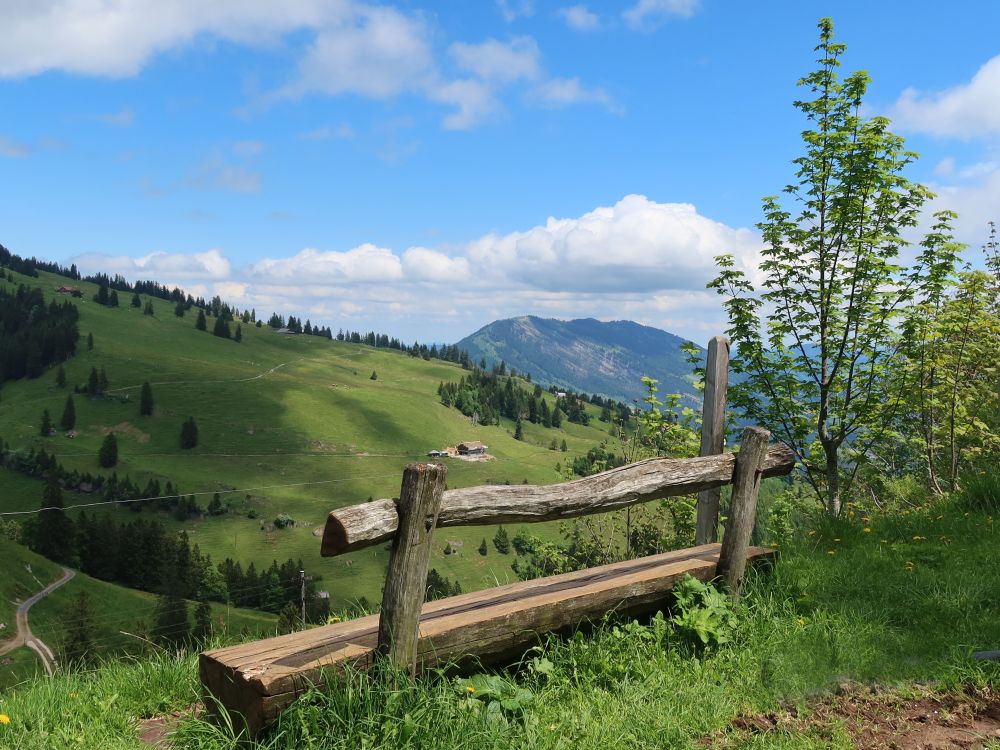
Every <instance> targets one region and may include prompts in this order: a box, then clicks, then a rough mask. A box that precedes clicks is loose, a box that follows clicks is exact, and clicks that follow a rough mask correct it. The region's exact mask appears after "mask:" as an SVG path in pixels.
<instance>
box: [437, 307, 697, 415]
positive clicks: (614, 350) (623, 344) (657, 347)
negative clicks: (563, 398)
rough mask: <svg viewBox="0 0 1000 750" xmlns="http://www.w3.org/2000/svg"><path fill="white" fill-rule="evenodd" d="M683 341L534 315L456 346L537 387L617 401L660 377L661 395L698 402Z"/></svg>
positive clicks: (626, 327) (654, 331) (645, 330)
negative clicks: (646, 380) (527, 376)
mask: <svg viewBox="0 0 1000 750" xmlns="http://www.w3.org/2000/svg"><path fill="white" fill-rule="evenodd" d="M684 342H685V339H683V338H681V337H680V336H677V335H676V334H673V333H670V332H668V331H663V330H661V329H659V328H653V327H652V326H646V325H642V324H640V323H636V322H634V321H631V320H614V321H607V322H605V321H599V320H596V319H595V318H575V319H573V320H568V321H566V320H558V319H555V318H541V317H538V316H535V315H522V316H519V317H515V318H504V319H502V320H495V321H493V322H492V323H489V324H488V325H486V326H483V327H482V328H480V329H479V330H478V331H476V332H475V333H472V334H470V335H468V336H466V337H465V338H463V339H461V340H460V341H459V342H458V343H457V344H456V346H458V347H459V348H460V349H464V350H466V351H467V352H468V353H469V356H470V357H471V358H472V359H473V360H480V359H485V360H486V362H487V364H494V363H496V362H498V361H500V360H503V361H504V362H506V363H507V365H508V366H509V367H513V368H515V369H517V370H518V371H519V372H526V373H530V374H531V377H532V379H533V380H534V381H535V382H536V383H539V384H541V385H545V386H549V385H555V386H563V387H567V388H572V389H573V390H576V391H581V392H586V393H596V394H599V395H601V396H606V397H612V398H614V399H617V400H624V401H632V400H634V399H639V400H641V399H642V397H643V396H644V395H645V393H646V389H645V386H643V384H642V378H643V377H651V378H654V379H655V380H657V381H659V389H660V393H661V394H662V393H681V394H682V395H684V396H685V397H689V398H690V399H694V400H695V401H697V391H696V389H695V386H694V378H693V375H692V372H691V366H690V365H689V364H688V363H687V360H686V357H685V355H684V353H683V352H682V351H681V345H682V344H683V343H684Z"/></svg>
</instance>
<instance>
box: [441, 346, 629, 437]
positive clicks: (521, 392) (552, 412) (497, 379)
mask: <svg viewBox="0 0 1000 750" xmlns="http://www.w3.org/2000/svg"><path fill="white" fill-rule="evenodd" d="M467 369H471V372H470V373H469V374H468V375H466V376H463V377H462V379H461V380H459V381H458V382H457V383H455V382H450V383H444V382H442V383H440V384H439V385H438V391H437V392H438V396H440V397H441V403H442V404H444V405H445V406H453V407H455V408H456V409H458V410H459V411H461V412H462V413H463V414H465V415H466V416H467V417H471V416H474V415H477V414H478V415H479V422H480V423H481V424H500V417H505V418H507V419H510V420H513V421H515V422H516V421H518V420H528V421H529V422H531V423H533V424H540V425H542V426H543V427H556V428H558V427H560V426H561V425H562V420H563V417H565V418H566V419H567V420H569V421H570V422H574V423H576V424H582V425H586V424H589V422H590V414H589V413H587V411H586V409H585V408H584V404H585V403H590V404H593V405H594V406H598V407H600V408H601V420H602V421H605V422H611V421H612V420H614V421H615V422H621V423H625V424H627V423H628V420H629V417H630V416H631V414H632V411H631V410H630V409H629V407H628V406H627V405H626V404H625V403H623V402H618V403H615V402H614V401H613V400H612V399H605V398H603V397H601V396H598V395H596V394H595V395H593V396H588V395H587V394H585V393H576V392H574V391H572V390H565V391H561V390H559V389H558V388H557V386H550V387H549V394H550V395H551V396H552V398H553V405H552V406H551V407H550V406H549V403H548V400H547V399H546V398H545V396H544V393H545V392H544V391H543V390H542V387H541V386H540V385H537V384H536V385H535V387H534V391H532V390H529V389H527V388H525V387H524V386H523V385H521V384H520V383H518V382H517V381H516V380H515V378H516V377H517V372H516V371H515V370H511V371H510V372H509V373H508V371H507V367H506V365H505V364H504V363H503V362H500V363H499V364H497V365H496V366H494V367H493V368H492V369H490V370H488V371H487V370H486V368H485V362H483V363H480V365H478V366H473V367H471V368H467ZM522 377H524V378H525V380H527V381H528V382H530V381H531V376H530V375H523V376H522Z"/></svg>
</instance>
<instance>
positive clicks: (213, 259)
mask: <svg viewBox="0 0 1000 750" xmlns="http://www.w3.org/2000/svg"><path fill="white" fill-rule="evenodd" d="M73 262H74V263H76V265H77V266H78V267H79V268H80V270H81V271H82V272H83V273H93V272H97V271H100V272H103V273H107V274H116V273H120V274H122V275H123V276H125V277H126V278H130V279H153V280H155V281H159V282H160V283H162V284H167V285H173V284H177V285H181V286H183V285H184V284H185V282H191V281H196V280H218V281H225V280H228V279H229V277H230V276H231V275H232V273H233V270H232V266H231V265H230V263H229V260H228V259H227V258H226V257H225V256H224V255H223V254H222V251H221V250H219V249H216V248H213V249H211V250H207V251H206V252H203V253H166V252H155V253H150V254H149V255H144V256H142V257H139V258H133V257H130V256H127V255H104V254H101V253H86V254H84V255H78V256H76V257H75V258H73Z"/></svg>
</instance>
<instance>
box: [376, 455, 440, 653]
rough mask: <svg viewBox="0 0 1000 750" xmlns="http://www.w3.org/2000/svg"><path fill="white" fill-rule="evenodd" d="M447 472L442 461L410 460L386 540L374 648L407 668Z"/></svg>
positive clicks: (422, 598) (413, 648)
mask: <svg viewBox="0 0 1000 750" xmlns="http://www.w3.org/2000/svg"><path fill="white" fill-rule="evenodd" d="M447 475H448V469H447V468H446V467H445V466H443V465H442V464H410V465H409V466H407V467H406V469H405V470H404V471H403V485H402V487H401V488H400V490H399V506H398V509H399V531H398V532H397V533H396V536H395V537H393V540H392V551H391V552H390V554H389V567H388V570H387V571H386V575H385V588H384V589H383V591H382V617H381V619H380V620H379V628H378V649H377V651H378V653H379V654H381V655H383V656H388V657H389V659H390V661H392V662H393V663H394V664H396V665H397V666H400V667H403V668H404V669H408V670H410V672H413V671H415V669H416V662H417V626H418V625H419V623H420V607H421V605H422V604H423V603H424V589H425V588H426V586H427V561H428V560H429V559H430V556H431V540H432V538H433V536H434V527H435V525H436V524H437V516H438V509H439V508H440V507H441V495H442V494H443V493H444V480H445V477H446V476H447Z"/></svg>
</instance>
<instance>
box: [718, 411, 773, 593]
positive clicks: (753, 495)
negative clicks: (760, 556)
mask: <svg viewBox="0 0 1000 750" xmlns="http://www.w3.org/2000/svg"><path fill="white" fill-rule="evenodd" d="M770 437H771V433H770V432H768V431H767V430H764V429H761V428H760V427H747V428H746V429H745V430H743V436H742V437H741V438H740V452H739V453H738V454H737V455H736V468H735V470H734V471H733V499H732V502H731V504H730V508H729V520H728V521H727V522H726V533H725V535H724V536H723V537H722V551H721V552H720V553H719V565H718V567H717V568H716V571H715V574H716V576H719V577H721V578H723V579H724V580H725V582H726V586H727V587H728V588H729V590H730V591H732V593H733V596H734V598H736V599H739V597H740V593H741V588H742V586H743V574H744V573H745V572H746V567H747V550H749V548H750V535H751V534H752V533H753V525H754V520H755V518H756V515H757V493H758V491H759V490H760V479H761V465H762V463H763V461H764V456H766V455H767V441H768V440H769V439H770Z"/></svg>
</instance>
